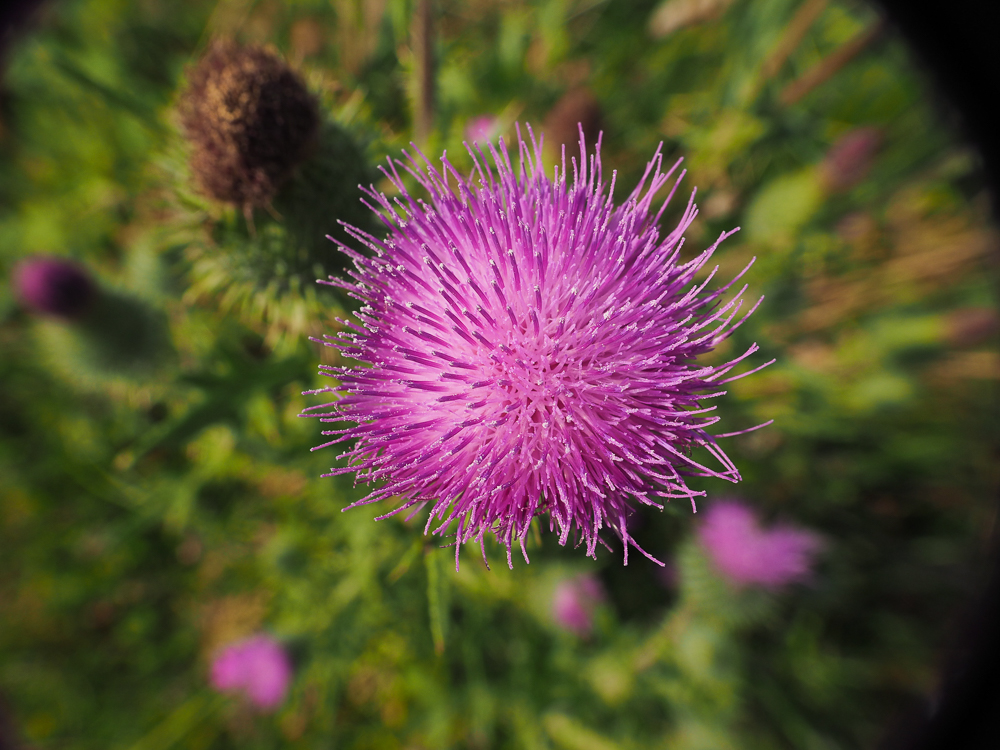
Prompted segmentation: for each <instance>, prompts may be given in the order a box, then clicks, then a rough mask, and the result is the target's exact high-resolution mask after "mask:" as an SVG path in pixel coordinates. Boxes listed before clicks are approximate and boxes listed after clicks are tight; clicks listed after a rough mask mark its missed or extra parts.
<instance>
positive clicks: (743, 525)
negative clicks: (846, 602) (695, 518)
mask: <svg viewBox="0 0 1000 750" xmlns="http://www.w3.org/2000/svg"><path fill="white" fill-rule="evenodd" d="M698 538H699V541H700V542H701V546H702V547H703V548H704V549H705V551H706V552H707V553H708V556H709V558H710V559H711V561H712V563H713V565H714V566H715V568H716V569H717V570H718V571H719V573H721V574H722V575H723V577H725V578H726V579H727V580H729V581H730V582H731V583H732V584H734V585H736V586H746V585H750V584H755V585H758V586H763V587H765V588H778V587H780V586H783V585H784V584H786V583H791V582H793V581H801V580H803V579H805V578H807V577H808V575H809V570H810V568H811V566H812V562H813V558H814V557H815V555H816V553H817V552H818V551H819V549H820V546H821V544H820V539H819V537H818V536H816V535H815V534H813V533H812V532H810V531H806V530H805V529H798V528H795V527H792V526H773V527H771V528H770V529H762V528H761V527H760V525H759V524H758V521H757V518H756V516H755V515H754V513H753V511H752V510H751V509H750V508H748V507H747V506H746V505H744V504H743V503H741V502H739V501H736V500H718V501H716V502H714V503H713V504H712V506H711V507H710V508H709V509H708V512H707V513H706V515H705V519H704V521H702V523H701V526H700V528H699V529H698Z"/></svg>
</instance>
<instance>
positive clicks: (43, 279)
mask: <svg viewBox="0 0 1000 750" xmlns="http://www.w3.org/2000/svg"><path fill="white" fill-rule="evenodd" d="M13 281H14V291H15V294H16V295H17V297H18V298H19V299H20V300H21V302H22V304H24V305H25V306H26V307H28V308H30V309H32V310H34V311H35V312H38V313H41V314H43V315H51V316H53V317H57V318H63V319H66V320H77V319H79V318H80V317H81V316H82V315H83V314H84V313H85V312H86V311H87V309H88V308H89V307H90V306H91V305H92V304H93V301H94V297H95V296H96V294H97V287H96V286H95V285H94V281H93V279H91V278H90V274H89V273H87V271H86V270H85V269H84V268H82V267H81V266H79V265H77V264H76V263H73V262H72V261H69V260H65V259H63V258H49V257H45V256H34V257H31V258H26V259H25V260H23V261H21V262H20V263H18V265H17V266H16V267H15V268H14V274H13Z"/></svg>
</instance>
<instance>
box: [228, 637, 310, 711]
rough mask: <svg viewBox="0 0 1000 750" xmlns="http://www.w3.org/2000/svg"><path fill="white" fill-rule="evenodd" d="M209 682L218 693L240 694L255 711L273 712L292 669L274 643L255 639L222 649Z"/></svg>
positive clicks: (285, 690) (283, 692)
mask: <svg viewBox="0 0 1000 750" xmlns="http://www.w3.org/2000/svg"><path fill="white" fill-rule="evenodd" d="M210 679H211V684H212V687H213V688H215V689H216V690H218V691H219V692H223V693H231V692H241V693H243V694H244V695H245V696H246V698H247V700H249V701H250V703H252V704H253V705H254V706H256V707H257V708H259V709H261V710H263V711H273V710H274V709H276V708H277V707H278V706H280V705H281V703H282V701H284V699H285V693H286V692H287V691H288V685H289V683H290V682H291V680H292V666H291V663H290V662H289V660H288V656H287V655H286V654H285V651H284V649H283V648H282V647H281V644H280V643H278V641H276V640H275V639H274V638H271V637H270V636H267V635H257V636H254V637H252V638H248V639H247V640H245V641H240V642H239V643H234V644H231V645H229V646H226V647H225V648H224V649H222V651H220V652H219V654H218V655H217V656H216V657H215V659H214V660H213V662H212V673H211V678H210Z"/></svg>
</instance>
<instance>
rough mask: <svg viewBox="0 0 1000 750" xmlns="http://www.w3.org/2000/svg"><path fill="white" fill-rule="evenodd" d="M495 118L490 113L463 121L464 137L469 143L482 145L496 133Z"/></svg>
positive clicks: (496, 124)
mask: <svg viewBox="0 0 1000 750" xmlns="http://www.w3.org/2000/svg"><path fill="white" fill-rule="evenodd" d="M498 125H499V124H498V122H497V118H495V117H493V116H492V115H479V116H478V117H473V118H471V119H470V120H469V121H468V122H467V123H465V138H466V140H467V141H468V142H469V143H481V144H483V145H485V144H487V143H489V142H490V141H492V140H493V139H494V138H495V137H496V136H497V135H498V133H497V130H498Z"/></svg>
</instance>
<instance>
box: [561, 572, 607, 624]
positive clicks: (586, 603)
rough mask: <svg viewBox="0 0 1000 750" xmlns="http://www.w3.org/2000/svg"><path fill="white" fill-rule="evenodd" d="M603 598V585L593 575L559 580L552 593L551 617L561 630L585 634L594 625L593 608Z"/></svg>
mask: <svg viewBox="0 0 1000 750" xmlns="http://www.w3.org/2000/svg"><path fill="white" fill-rule="evenodd" d="M604 598H605V597H604V587H603V586H601V582H600V581H599V580H597V578H595V577H594V576H590V575H583V576H579V577H577V578H569V579H566V580H563V581H560V582H559V583H558V584H557V585H556V588H555V591H554V592H553V595H552V617H553V619H554V620H555V621H556V624H557V625H559V627H561V628H562V629H563V630H568V631H570V632H571V633H576V634H577V635H587V634H588V633H590V631H591V630H592V629H593V627H594V608H595V607H596V606H597V605H598V604H600V603H601V602H602V601H604Z"/></svg>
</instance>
